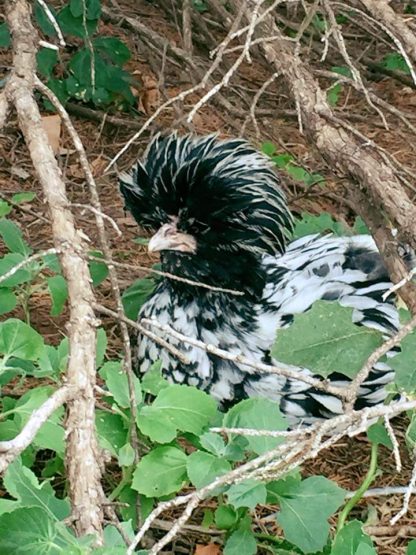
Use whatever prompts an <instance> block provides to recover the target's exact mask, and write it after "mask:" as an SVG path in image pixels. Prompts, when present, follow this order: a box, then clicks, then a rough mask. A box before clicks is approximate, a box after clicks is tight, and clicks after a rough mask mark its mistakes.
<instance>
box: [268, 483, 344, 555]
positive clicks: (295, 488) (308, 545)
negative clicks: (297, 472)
mask: <svg viewBox="0 0 416 555" xmlns="http://www.w3.org/2000/svg"><path fill="white" fill-rule="evenodd" d="M287 486H288V487H287V489H286V490H285V491H284V492H283V493H282V494H281V495H280V497H279V503H280V512H279V514H278V516H277V522H278V523H279V524H280V526H281V527H282V528H283V530H284V533H285V537H286V539H287V540H288V541H290V542H291V543H293V544H294V545H296V546H297V547H299V548H300V549H302V551H303V552H304V553H314V552H315V551H320V550H321V549H322V548H323V547H324V546H325V545H326V543H327V540H328V533H329V524H328V520H327V519H328V518H329V517H330V516H331V515H332V514H333V513H334V512H335V511H336V510H337V509H338V507H339V506H340V505H341V503H342V502H343V500H344V498H345V491H344V490H343V489H341V488H340V487H338V486H337V485H336V484H334V482H331V481H330V480H327V479H326V478H324V477H323V476H312V477H311V478H307V479H306V480H303V481H302V482H300V483H299V482H293V481H290V482H288V484H287Z"/></svg>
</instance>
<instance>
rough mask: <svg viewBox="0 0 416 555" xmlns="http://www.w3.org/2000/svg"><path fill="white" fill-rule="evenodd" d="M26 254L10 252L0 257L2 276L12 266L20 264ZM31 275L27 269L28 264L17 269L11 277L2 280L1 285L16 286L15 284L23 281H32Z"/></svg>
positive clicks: (0, 274)
mask: <svg viewBox="0 0 416 555" xmlns="http://www.w3.org/2000/svg"><path fill="white" fill-rule="evenodd" d="M25 258H26V257H25V256H23V255H22V254H19V253H9V254H6V255H5V256H3V258H0V276H4V275H5V274H7V272H9V271H10V270H11V269H12V268H14V267H15V266H17V264H20V262H22V261H23V260H25ZM30 279H31V275H30V272H29V271H28V269H27V266H26V267H24V268H22V269H20V270H17V272H15V273H14V274H13V275H11V276H10V277H9V278H7V279H5V280H4V281H2V282H1V287H14V286H15V285H19V284H21V283H25V282H27V281H30Z"/></svg>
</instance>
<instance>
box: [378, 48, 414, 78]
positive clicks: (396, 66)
mask: <svg viewBox="0 0 416 555" xmlns="http://www.w3.org/2000/svg"><path fill="white" fill-rule="evenodd" d="M381 64H382V65H383V66H384V67H385V68H386V69H389V70H391V71H402V72H403V73H407V74H408V75H410V69H409V66H408V65H407V62H406V60H405V59H404V58H403V56H402V55H401V54H399V53H398V52H391V53H390V54H387V55H386V56H384V58H383V60H382V62H381Z"/></svg>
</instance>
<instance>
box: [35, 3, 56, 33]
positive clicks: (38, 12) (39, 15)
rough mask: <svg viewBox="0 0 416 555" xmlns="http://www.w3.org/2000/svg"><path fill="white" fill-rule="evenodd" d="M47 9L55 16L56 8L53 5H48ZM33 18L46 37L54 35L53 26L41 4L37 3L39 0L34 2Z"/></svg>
mask: <svg viewBox="0 0 416 555" xmlns="http://www.w3.org/2000/svg"><path fill="white" fill-rule="evenodd" d="M48 7H49V10H50V11H51V13H52V15H53V16H54V17H56V10H55V8H54V7H53V6H49V5H48ZM34 12H35V18H36V21H37V23H38V25H39V27H40V29H41V31H42V33H44V34H45V35H46V36H47V37H56V31H55V27H54V26H53V25H52V23H51V21H50V19H49V17H48V16H47V15H46V13H45V10H44V9H43V6H41V5H40V4H39V2H35V9H34Z"/></svg>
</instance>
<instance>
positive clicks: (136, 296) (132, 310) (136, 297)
mask: <svg viewBox="0 0 416 555" xmlns="http://www.w3.org/2000/svg"><path fill="white" fill-rule="evenodd" d="M154 288H155V282H154V281H153V280H152V279H148V278H143V279H138V280H136V281H135V282H134V283H133V285H130V287H128V288H127V289H126V290H125V291H124V293H123V296H122V301H123V307H124V312H125V313H126V316H127V318H130V320H137V315H138V313H139V310H140V308H141V307H142V305H143V304H144V302H145V301H146V299H147V298H148V297H149V295H150V294H151V293H152V292H153V289H154Z"/></svg>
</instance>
